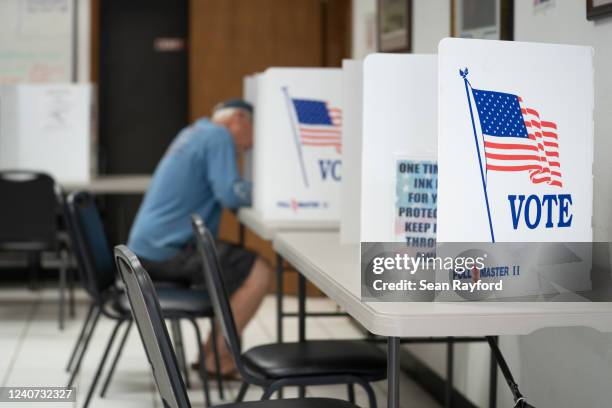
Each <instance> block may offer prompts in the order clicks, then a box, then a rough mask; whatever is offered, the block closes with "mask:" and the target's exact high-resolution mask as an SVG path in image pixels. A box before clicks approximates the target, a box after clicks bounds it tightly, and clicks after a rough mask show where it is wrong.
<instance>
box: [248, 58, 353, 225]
mask: <svg viewBox="0 0 612 408" xmlns="http://www.w3.org/2000/svg"><path fill="white" fill-rule="evenodd" d="M249 86H252V87H253V88H252V89H253V91H251V92H252V94H253V95H254V100H255V135H254V152H253V154H254V157H253V184H254V196H253V206H254V208H255V210H256V211H258V212H259V213H260V214H261V216H262V218H263V219H264V220H266V221H284V220H305V221H307V220H313V221H314V220H316V221H337V220H338V219H339V191H340V180H341V152H342V114H343V110H342V70H341V69H336V68H269V69H267V70H266V71H265V72H263V73H261V74H258V75H256V76H255V79H254V83H253V84H250V85H249Z"/></svg>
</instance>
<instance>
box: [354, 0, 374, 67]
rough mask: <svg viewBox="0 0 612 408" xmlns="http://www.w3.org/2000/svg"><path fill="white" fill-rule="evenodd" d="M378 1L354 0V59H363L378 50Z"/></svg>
mask: <svg viewBox="0 0 612 408" xmlns="http://www.w3.org/2000/svg"><path fill="white" fill-rule="evenodd" d="M376 2H377V0H353V8H352V10H353V19H352V20H353V21H352V27H353V35H352V38H353V47H352V58H353V59H363V58H364V57H365V56H366V55H368V54H370V53H372V52H375V51H376Z"/></svg>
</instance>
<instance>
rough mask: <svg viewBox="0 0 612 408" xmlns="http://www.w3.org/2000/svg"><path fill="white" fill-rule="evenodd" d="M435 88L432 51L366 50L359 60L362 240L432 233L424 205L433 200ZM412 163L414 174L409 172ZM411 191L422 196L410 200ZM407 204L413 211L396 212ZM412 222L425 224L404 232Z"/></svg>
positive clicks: (429, 213)
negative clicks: (402, 52)
mask: <svg viewBox="0 0 612 408" xmlns="http://www.w3.org/2000/svg"><path fill="white" fill-rule="evenodd" d="M437 88H438V86H437V59H436V56H435V55H415V54H409V55H401V54H372V55H369V56H368V57H367V58H366V59H365V62H364V68H363V144H362V158H361V162H362V170H361V241H362V242H406V239H407V236H411V237H414V238H417V239H418V238H422V237H431V235H432V234H433V233H434V229H435V224H436V221H435V214H434V213H435V212H434V211H429V210H430V209H431V208H434V209H435V204H436V203H435V199H436V196H435V194H436V192H435V188H434V187H435V186H434V185H431V184H430V183H431V179H432V177H436V174H435V168H436V142H437V138H436V135H437ZM417 168H418V169H419V171H420V173H415V172H413V170H414V171H416V170H415V169H417ZM408 170H410V171H408ZM427 180H429V181H427ZM422 181H425V183H424V184H423V183H422ZM415 183H416V184H415ZM426 185H428V186H429V187H428V186H426ZM422 194H424V195H422ZM417 196H418V197H425V196H426V198H424V199H423V200H424V201H422V200H418V201H417V199H416V198H414V199H413V197H417ZM408 197H411V200H410V202H408V201H407V200H408ZM408 207H410V208H413V209H414V210H415V211H412V213H410V215H407V214H406V211H403V210H402V212H401V213H400V209H404V210H405V209H407V208H408ZM425 213H427V214H426V217H425V218H424V216H423V214H425ZM414 222H418V223H420V224H421V225H428V226H429V228H427V231H424V230H421V231H407V230H406V225H412V224H413V223H414ZM430 244H431V242H430ZM430 247H431V245H430Z"/></svg>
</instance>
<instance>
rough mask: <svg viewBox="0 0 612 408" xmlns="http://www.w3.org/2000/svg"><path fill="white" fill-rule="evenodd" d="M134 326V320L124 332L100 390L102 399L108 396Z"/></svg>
mask: <svg viewBox="0 0 612 408" xmlns="http://www.w3.org/2000/svg"><path fill="white" fill-rule="evenodd" d="M132 324H133V320H131V319H130V320H129V321H128V324H127V327H126V328H125V332H123V337H122V338H121V342H120V343H119V348H118V349H117V353H116V354H115V358H114V359H113V362H112V364H111V366H110V369H109V370H108V374H107V375H106V379H105V380H104V384H102V389H101V390H100V398H104V397H105V396H106V390H107V389H108V386H109V385H110V382H111V379H112V378H113V375H114V374H115V368H116V367H117V362H118V361H119V358H120V357H121V353H122V352H123V349H124V348H125V342H126V341H127V339H128V337H129V334H130V329H131V328H132Z"/></svg>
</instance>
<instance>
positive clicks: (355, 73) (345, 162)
mask: <svg viewBox="0 0 612 408" xmlns="http://www.w3.org/2000/svg"><path fill="white" fill-rule="evenodd" d="M342 96H343V98H342V106H343V108H344V109H343V114H342V117H343V123H342V170H343V172H342V183H341V185H340V242H342V243H345V244H356V243H358V242H359V238H360V234H361V228H360V223H361V200H360V198H361V143H362V125H363V123H362V118H363V62H362V61H361V60H344V61H342Z"/></svg>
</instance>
